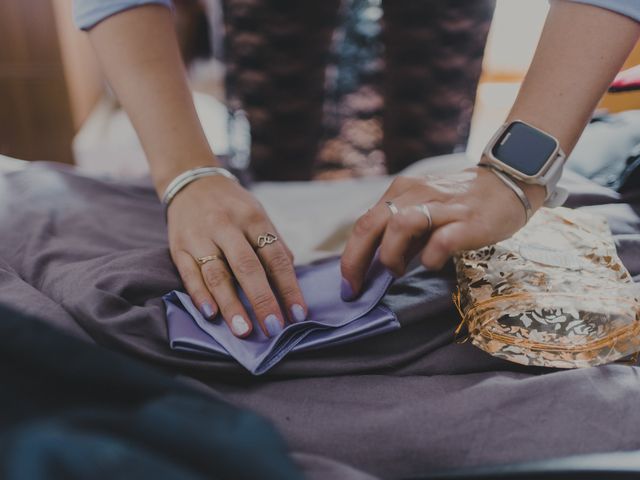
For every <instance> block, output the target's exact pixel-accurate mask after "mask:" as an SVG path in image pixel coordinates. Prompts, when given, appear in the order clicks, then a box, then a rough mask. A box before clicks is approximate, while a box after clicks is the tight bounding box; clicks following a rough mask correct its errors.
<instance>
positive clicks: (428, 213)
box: [413, 203, 433, 232]
mask: <svg viewBox="0 0 640 480" xmlns="http://www.w3.org/2000/svg"><path fill="white" fill-rule="evenodd" d="M413 208H415V209H416V210H418V211H419V212H420V213H422V214H423V215H424V216H425V217H427V222H429V224H428V225H427V232H428V231H430V230H431V227H432V226H433V218H431V211H430V210H429V207H427V204H426V203H421V204H420V205H415V206H414V207H413Z"/></svg>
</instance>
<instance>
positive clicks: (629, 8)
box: [571, 0, 640, 22]
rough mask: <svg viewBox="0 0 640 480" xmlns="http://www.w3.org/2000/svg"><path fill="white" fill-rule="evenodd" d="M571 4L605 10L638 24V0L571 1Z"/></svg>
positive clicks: (639, 16) (639, 1)
mask: <svg viewBox="0 0 640 480" xmlns="http://www.w3.org/2000/svg"><path fill="white" fill-rule="evenodd" d="M571 1H572V2H577V3H584V4H585V5H593V6H594V7H601V8H606V9H607V10H611V11H612V12H616V13H620V14H622V15H625V16H627V17H629V18H631V19H633V20H635V21H636V22H640V0H571Z"/></svg>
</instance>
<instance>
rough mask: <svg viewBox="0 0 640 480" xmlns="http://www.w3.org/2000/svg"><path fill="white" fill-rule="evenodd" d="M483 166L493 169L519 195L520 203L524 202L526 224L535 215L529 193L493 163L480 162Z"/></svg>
mask: <svg viewBox="0 0 640 480" xmlns="http://www.w3.org/2000/svg"><path fill="white" fill-rule="evenodd" d="M480 166H481V167H484V168H488V169H489V170H491V171H492V172H493V173H494V174H495V176H496V177H498V179H499V180H500V181H501V182H502V183H504V184H505V185H506V186H507V187H509V188H510V189H511V191H512V192H513V193H515V194H516V197H518V200H520V203H522V206H523V207H524V214H525V218H526V219H525V224H526V223H529V219H530V218H531V216H532V215H533V208H532V207H531V202H530V201H529V198H528V197H527V194H526V193H524V190H522V189H521V188H520V187H519V186H518V184H517V183H516V182H514V181H513V180H512V179H511V178H510V177H509V176H508V175H506V174H505V173H503V172H501V171H500V170H498V169H496V168H494V167H492V166H491V165H482V164H480Z"/></svg>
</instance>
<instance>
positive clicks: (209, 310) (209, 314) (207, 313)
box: [200, 302, 214, 319]
mask: <svg viewBox="0 0 640 480" xmlns="http://www.w3.org/2000/svg"><path fill="white" fill-rule="evenodd" d="M200 313H201V314H202V316H203V317H204V318H208V319H211V318H213V315H214V312H213V307H212V306H211V304H210V303H209V302H204V303H203V304H202V305H200Z"/></svg>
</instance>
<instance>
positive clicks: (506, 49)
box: [0, 0, 640, 180]
mask: <svg viewBox="0 0 640 480" xmlns="http://www.w3.org/2000/svg"><path fill="white" fill-rule="evenodd" d="M175 4H176V14H175V21H176V29H177V32H178V37H179V40H180V45H181V49H182V52H183V57H184V59H185V63H186V64H187V67H188V72H189V78H190V81H191V84H192V88H193V91H194V95H195V97H194V98H195V101H196V106H197V109H198V114H199V116H200V119H201V121H202V124H203V127H204V129H205V132H206V134H207V137H208V139H209V141H210V143H211V144H212V146H213V148H214V151H215V152H216V153H218V154H229V153H230V152H231V153H233V152H236V153H237V152H238V151H242V150H243V149H247V148H250V151H251V155H250V162H251V165H250V168H251V170H252V172H253V174H254V176H255V177H256V178H258V179H263V180H305V179H310V178H314V179H333V178H345V177H354V176H366V175H379V174H384V173H387V172H391V173H393V172H396V171H399V170H400V169H402V168H404V167H405V166H407V165H409V164H411V163H413V162H415V161H417V160H419V159H421V158H424V157H427V156H434V155H440V154H445V153H450V152H454V151H464V150H467V151H468V152H469V154H470V155H471V156H472V157H474V158H475V157H479V155H480V152H481V150H482V147H483V146H484V144H485V143H486V141H487V140H488V138H489V136H490V135H491V133H492V132H493V131H494V130H495V129H496V128H497V126H498V125H499V124H500V123H501V122H502V120H503V118H504V116H505V115H506V113H507V111H508V109H509V107H510V106H511V104H512V102H513V100H514V99H515V95H516V92H517V90H518V87H519V84H520V82H521V80H522V78H523V75H524V73H525V72H526V69H527V67H528V65H529V62H530V60H531V56H532V53H533V50H534V49H535V45H536V43H537V39H538V37H539V35H540V31H541V28H542V25H543V22H544V18H545V14H546V11H547V8H548V4H547V2H544V1H541V0H497V1H493V0H439V1H422V2H415V1H387V2H384V1H381V0H343V1H340V0H327V1H321V2H296V1H295V0H294V1H287V0H279V1H278V0H253V1H252V0H226V1H222V0H200V1H197V0H192V1H188V0H178V1H176V2H175ZM265 5H267V6H268V7H269V8H265ZM252 19H253V20H254V21H250V20H252ZM256 19H257V20H258V21H257V22H256V21H255V20H256ZM264 25H268V28H266V27H264ZM0 42H1V43H0V44H1V45H2V49H0V154H3V155H6V156H10V157H14V158H19V159H24V160H51V161H56V162H63V163H69V164H75V165H78V166H79V167H80V168H82V169H85V170H88V171H92V172H96V173H103V174H108V175H114V176H140V175H144V174H145V173H146V170H147V169H146V164H145V160H144V154H143V152H142V150H141V147H140V145H139V143H138V141H137V139H136V137H135V133H134V132H133V129H132V127H131V125H130V124H129V122H128V119H127V117H126V115H125V114H124V113H123V112H122V111H121V110H120V108H119V106H118V103H117V101H116V100H115V99H114V98H113V96H112V95H111V94H110V92H109V89H108V87H107V86H106V85H105V82H104V80H103V78H102V76H101V73H100V70H99V68H98V66H97V65H96V62H95V59H94V55H93V52H92V50H91V47H90V45H89V43H88V39H87V36H86V34H85V33H84V32H80V31H78V30H77V29H76V27H75V26H74V24H73V20H72V14H71V0H2V2H0ZM485 47H486V48H485ZM638 63H640V49H638V48H636V49H635V50H634V52H633V53H632V55H631V56H630V58H629V60H628V62H627V66H631V65H635V64H638ZM601 107H602V108H606V109H608V110H609V111H611V112H618V111H622V110H628V109H636V108H639V107H640V94H638V93H622V94H617V95H615V96H610V95H607V96H605V97H604V98H603V100H602V103H601ZM246 118H248V120H249V123H250V125H251V136H252V142H251V145H250V147H249V146H248V145H243V144H242V143H243V142H245V143H246V141H247V137H246V134H245V131H244V130H243V129H244V126H243V125H244V124H243V122H244V121H245V119H246ZM283 139H284V141H283ZM238 158H239V161H240V163H241V164H240V165H239V167H240V168H244V167H247V166H248V165H246V164H244V165H243V164H242V162H246V161H248V160H247V156H246V155H245V156H242V155H241V156H239V157H238Z"/></svg>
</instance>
